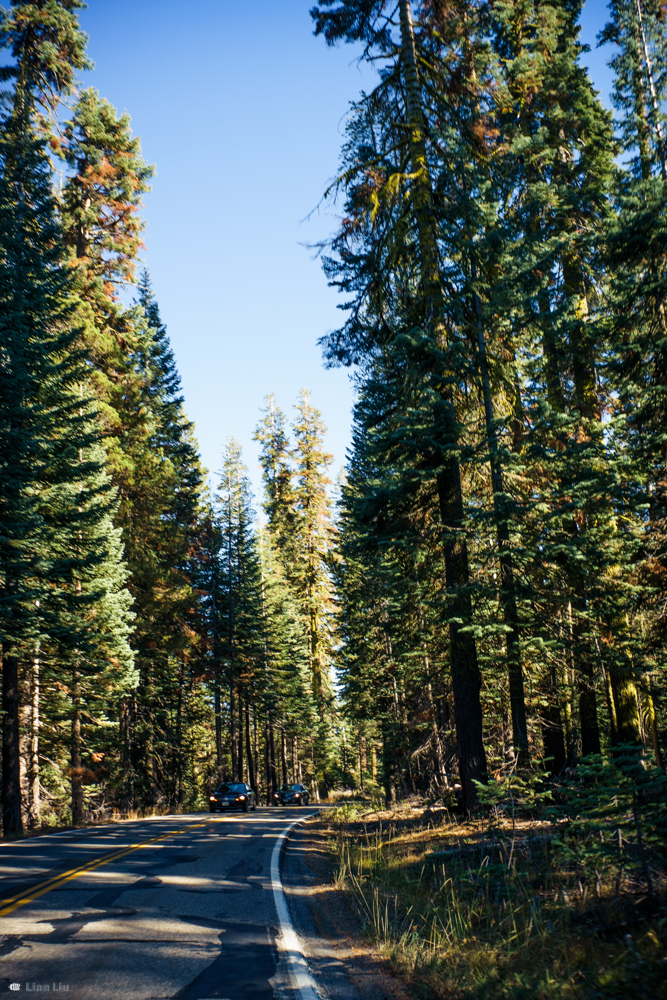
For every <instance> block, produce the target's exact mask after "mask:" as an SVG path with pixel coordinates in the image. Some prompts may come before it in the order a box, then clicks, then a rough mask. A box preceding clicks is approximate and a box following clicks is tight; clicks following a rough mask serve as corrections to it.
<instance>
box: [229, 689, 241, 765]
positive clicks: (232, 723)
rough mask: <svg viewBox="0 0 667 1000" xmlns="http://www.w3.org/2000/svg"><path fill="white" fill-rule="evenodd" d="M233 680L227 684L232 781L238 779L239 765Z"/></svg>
mask: <svg viewBox="0 0 667 1000" xmlns="http://www.w3.org/2000/svg"><path fill="white" fill-rule="evenodd" d="M234 687H235V685H234V681H233V680H232V683H231V684H230V685H229V743H230V749H231V758H232V761H231V763H232V781H238V780H239V779H238V775H239V767H238V756H237V753H236V698H235V695H234Z"/></svg>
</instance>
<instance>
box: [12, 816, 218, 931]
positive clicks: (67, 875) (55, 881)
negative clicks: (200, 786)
mask: <svg viewBox="0 0 667 1000" xmlns="http://www.w3.org/2000/svg"><path fill="white" fill-rule="evenodd" d="M211 822H216V821H215V820H213V821H211V820H207V821H206V822H205V823H193V824H192V825H188V826H181V827H179V828H178V829H177V830H170V831H169V833H162V834H160V836H159V837H152V838H151V839H150V840H143V841H142V842H141V843H140V844H130V846H129V847H124V848H123V849H122V850H120V851H115V852H114V853H113V854H107V855H105V856H103V857H101V858H97V859H96V860H95V861H89V862H88V864H87V865H80V866H79V867H78V868H71V869H70V871H68V872H63V874H62V875H56V876H54V877H53V878H50V879H47V880H46V881H45V882H40V883H39V884H38V885H35V886H33V887H32V889H29V890H28V891H27V892H26V893H18V894H17V895H16V896H10V897H9V899H3V900H2V901H1V902H0V906H1V907H2V909H0V917H6V916H7V915H8V914H9V913H12V912H13V911H14V910H17V909H18V908H19V906H25V904H26V903H31V902H32V901H33V899H37V898H38V897H39V896H43V895H44V893H45V892H51V890H52V889H58V888H59V887H60V886H61V885H63V884H64V883H65V882H70V881H71V880H72V879H75V878H79V876H80V875H85V874H86V872H92V871H94V870H95V869H96V868H101V867H102V865H108V864H109V863H110V862H111V861H117V860H118V859H119V858H124V857H125V855H126V854H132V852H133V851H140V850H141V849H142V847H151V846H152V845H153V844H158V843H159V842H160V841H161V840H168V839H169V838H170V837H176V836H177V835H178V834H179V833H183V832H185V831H187V830H196V829H198V828H199V827H202V826H208V825H209V824H210V823H211ZM218 822H219V821H218Z"/></svg>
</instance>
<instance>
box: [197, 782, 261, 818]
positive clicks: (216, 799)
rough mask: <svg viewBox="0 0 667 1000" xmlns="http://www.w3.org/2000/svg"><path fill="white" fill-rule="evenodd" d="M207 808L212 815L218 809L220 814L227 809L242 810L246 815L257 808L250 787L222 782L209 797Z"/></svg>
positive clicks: (238, 783)
mask: <svg viewBox="0 0 667 1000" xmlns="http://www.w3.org/2000/svg"><path fill="white" fill-rule="evenodd" d="M208 808H209V810H210V811H211V812H212V813H214V812H216V811H217V810H218V809H219V810H220V812H225V811H226V810H227V809H242V810H243V812H245V813H247V812H248V810H249V809H252V810H253V811H254V810H255V809H256V808H257V799H256V798H255V793H254V792H253V790H252V788H251V787H250V785H246V784H244V783H242V782H229V781H223V783H222V784H221V785H219V786H218V787H217V788H216V790H215V791H214V792H213V795H211V796H210V798H209V800H208Z"/></svg>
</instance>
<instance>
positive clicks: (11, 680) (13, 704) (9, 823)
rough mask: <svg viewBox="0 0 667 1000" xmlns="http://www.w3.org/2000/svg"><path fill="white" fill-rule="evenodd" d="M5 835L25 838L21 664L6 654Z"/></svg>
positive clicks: (3, 754) (3, 676)
mask: <svg viewBox="0 0 667 1000" xmlns="http://www.w3.org/2000/svg"><path fill="white" fill-rule="evenodd" d="M2 713H3V719H2V831H3V835H4V836H5V837H20V836H21V835H22V834H23V832H24V831H23V821H22V817H21V772H20V755H19V663H18V659H17V657H16V656H13V655H11V654H8V653H5V655H4V656H3V662H2Z"/></svg>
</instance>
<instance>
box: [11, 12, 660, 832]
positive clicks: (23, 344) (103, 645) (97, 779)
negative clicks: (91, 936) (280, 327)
mask: <svg viewBox="0 0 667 1000" xmlns="http://www.w3.org/2000/svg"><path fill="white" fill-rule="evenodd" d="M81 6H82V4H81V3H80V2H79V0H35V2H23V0H17V2H14V3H12V5H11V6H10V8H9V10H8V12H7V13H6V14H5V15H4V19H3V26H2V33H3V44H4V48H5V50H6V51H7V52H8V54H9V57H8V60H7V62H8V63H9V66H8V68H6V69H4V70H3V71H2V76H3V80H4V88H5V90H4V96H3V104H2V116H3V117H2V127H1V131H0V143H1V145H0V380H1V381H0V461H1V463H2V477H1V479H0V629H1V635H0V641H1V642H2V713H3V716H2V719H3V722H2V726H3V728H2V734H3V735H2V738H3V753H2V811H3V830H4V832H5V833H6V834H15V833H19V832H20V831H21V830H22V829H26V828H31V827H32V828H34V827H38V826H39V825H40V824H42V823H45V822H46V823H55V822H62V821H72V822H74V823H79V822H82V821H84V820H87V819H91V818H95V817H99V816H103V815H108V814H110V813H111V812H113V811H119V812H120V813H121V814H127V813H129V812H130V811H132V810H150V809H175V808H181V807H183V808H196V807H202V806H205V805H206V799H207V795H208V792H209V790H210V788H211V786H212V784H213V783H214V782H217V781H218V780H220V779H222V778H234V779H236V780H247V781H248V782H249V783H250V784H252V785H253V786H254V787H255V788H256V789H257V791H258V794H260V795H261V797H262V798H263V799H264V798H265V799H266V801H268V802H271V801H272V799H273V793H274V791H275V788H276V786H277V784H278V783H282V782H284V781H301V780H303V781H304V782H306V783H308V784H309V785H310V787H311V790H312V793H313V796H314V797H317V796H318V795H320V794H325V793H326V792H327V790H328V789H329V788H331V787H332V785H336V784H341V783H343V784H348V785H361V786H363V787H365V788H366V789H367V790H370V791H371V792H372V791H375V789H376V788H377V787H378V785H381V786H383V793H384V796H385V798H386V799H387V800H388V801H390V802H391V801H393V800H395V799H396V798H400V797H402V796H404V795H406V794H411V793H413V792H419V793H422V794H429V795H432V796H436V797H442V796H449V795H450V794H451V792H452V786H458V787H457V788H456V792H457V794H458V796H459V798H460V799H461V800H462V804H463V806H464V808H473V807H475V806H476V804H477V802H478V796H479V788H480V787H481V784H483V783H484V782H486V781H487V780H488V779H489V778H490V776H492V775H495V776H496V780H501V778H500V777H498V776H502V775H507V774H508V773H510V772H512V773H514V772H516V771H517V769H518V770H519V772H521V773H528V768H529V767H530V766H532V765H533V764H535V765H537V766H538V773H539V774H541V775H544V774H545V771H546V772H550V773H551V774H552V775H554V776H557V775H562V774H564V773H571V769H572V768H574V767H575V765H576V764H577V762H578V761H579V760H580V759H581V758H582V757H586V758H588V759H589V760H593V761H596V760H598V761H599V760H603V761H604V760H605V759H609V760H611V761H614V760H615V761H619V760H621V759H627V760H629V761H630V762H631V764H630V765H629V766H631V769H632V768H634V770H633V772H632V773H633V775H635V774H636V773H637V771H636V769H637V760H638V759H640V760H641V761H642V765H641V767H642V768H643V770H642V772H641V773H642V774H645V775H647V776H650V775H651V774H653V771H652V770H651V768H652V767H653V766H655V767H657V768H663V749H662V747H663V743H662V740H663V738H664V726H665V721H666V720H665V661H664V644H665V633H666V622H667V618H666V612H665V608H666V607H667V584H666V579H667V576H666V572H667V570H666V565H665V560H666V548H665V547H666V545H667V531H666V528H667V523H666V516H667V509H666V505H667V472H666V470H665V461H666V457H667V421H666V412H665V410H666V403H667V400H666V393H667V329H666V324H667V318H666V316H665V300H666V298H667V257H666V251H667V241H666V237H665V226H664V217H665V205H666V192H667V160H666V157H667V151H666V150H665V127H664V123H663V114H662V108H663V104H664V97H665V93H664V91H665V88H666V87H667V18H665V16H664V12H663V9H662V7H661V6H659V5H658V4H657V3H653V2H652V0H651V2H647V0H638V2H635V0H632V2H630V0H622V2H621V0H613V2H612V3H611V4H610V7H609V24H608V25H607V26H606V27H605V28H604V30H603V32H602V36H601V37H602V40H603V41H605V42H606V43H608V44H609V46H610V50H609V51H610V54H611V57H612V65H613V68H614V72H615V88H614V103H615V107H616V109H617V117H616V120H615V121H613V120H612V116H611V114H610V113H609V112H608V111H606V110H605V108H604V107H603V105H602V104H601V102H600V100H599V98H598V96H597V94H596V92H595V91H594V89H593V87H592V84H591V81H590V79H589V77H588V75H587V72H586V70H585V69H584V68H583V67H582V66H581V60H580V57H581V47H580V45H579V43H578V41H577V38H578V26H577V19H578V17H579V14H580V7H581V4H579V3H578V2H573V3H563V2H560V0H558V2H557V0H550V2H546V0H526V2H521V3H516V2H515V3H505V2H503V0H494V2H492V3H479V4H478V3H475V2H468V0H456V2H447V3H445V2H444V0H429V2H424V3H421V4H411V3H410V2H408V0H398V2H396V3H392V4H389V3H384V2H381V0H344V2H340V0H332V2H330V3H322V4H321V5H320V6H319V7H316V8H314V9H313V11H312V12H311V14H312V16H313V18H314V26H315V32H316V34H322V35H324V37H325V39H326V41H327V42H329V43H330V44H335V43H337V42H343V41H350V42H354V43H356V44H357V45H359V44H361V46H362V52H363V56H362V57H363V58H365V59H368V60H373V61H374V64H375V65H376V66H377V67H378V69H379V76H378V84H377V86H376V87H375V89H374V90H373V91H372V92H371V93H368V94H362V95H361V96H360V98H359V100H358V101H357V102H355V103H354V104H353V106H352V107H351V109H350V112H349V115H348V119H347V131H346V137H345V142H344V145H343V150H342V162H341V168H340V172H339V175H338V178H337V180H336V181H335V183H334V184H333V186H332V188H331V190H330V191H329V196H330V197H331V199H332V200H336V199H337V204H338V205H339V206H340V208H341V209H342V213H341V218H340V225H339V228H338V230H337V232H336V233H335V234H334V235H333V237H332V238H331V240H329V241H328V242H327V243H326V244H324V245H323V246H322V248H321V250H322V255H323V261H324V267H325V271H326V273H327V276H328V277H329V280H330V282H331V284H332V286H333V287H334V288H337V289H338V290H339V291H340V292H341V293H342V294H343V297H344V303H343V308H344V310H345V321H344V323H343V326H342V327H341V328H340V329H339V330H337V331H334V332H332V333H330V334H328V335H327V336H326V337H324V338H323V340H322V346H323V350H324V355H325V358H326V360H327V362H328V363H329V364H332V365H337V364H342V365H353V366H355V376H354V377H355V379H356V386H357V397H356V404H355V410H354V422H353V443H352V447H351V450H350V454H349V460H348V464H347V468H346V470H345V472H344V475H343V476H342V477H341V479H340V482H339V483H338V484H336V486H335V488H334V487H332V483H331V482H330V480H329V478H328V469H329V466H330V463H331V457H330V456H329V455H327V454H326V452H325V451H324V445H323V436H324V431H325V429H324V426H323V423H322V418H321V415H320V413H319V412H318V411H317V410H316V409H315V407H314V406H313V404H312V402H311V400H310V397H309V395H308V393H307V391H306V390H303V391H302V393H301V395H300V397H299V399H298V401H297V403H296V406H295V408H294V419H293V421H292V422H291V426H290V422H289V421H288V419H287V417H286V416H285V414H284V413H283V411H281V410H280V408H279V406H278V404H277V402H276V400H275V399H274V397H273V396H269V397H267V399H266V400H265V407H264V409H263V410H262V415H261V419H260V422H259V425H258V427H257V430H256V435H255V437H256V440H257V442H258V444H259V447H260V462H261V467H262V472H263V481H264V486H263V498H262V507H263V517H262V518H261V519H260V518H259V517H258V516H257V512H256V511H255V510H254V508H253V498H252V495H251V491H250V485H249V479H248V474H247V470H246V468H245V466H244V464H243V460H242V456H241V453H240V449H239V447H238V444H237V443H236V442H235V441H234V439H228V440H227V444H226V446H225V449H224V454H223V462H222V469H221V470H220V472H219V473H216V476H215V479H214V485H213V487H211V488H209V486H208V484H207V477H206V472H205V470H203V469H202V468H201V464H200V460H199V455H198V450H197V445H196V441H195V438H194V429H193V427H192V425H191V424H190V422H189V421H188V419H187V417H186V415H185V412H184V409H183V401H182V397H181V389H180V381H179V376H178V372H177V370H176V366H175V362H174V358H173V355H172V352H171V349H170V346H169V340H168V337H167V334H166V330H165V327H164V325H163V323H162V320H161V317H160V313H159V310H158V306H157V303H156V301H155V298H154V295H153V292H152V288H151V283H150V279H149V276H148V274H147V273H146V272H145V271H142V270H141V268H140V267H139V256H138V255H139V253H140V250H141V233H142V228H143V223H142V221H141V217H140V214H139V211H140V207H141V197H142V195H143V193H144V192H146V191H147V190H148V189H149V183H150V179H151V175H152V168H151V167H150V166H149V165H147V164H146V163H145V162H144V160H143V158H142V155H141V151H140V146H139V141H138V139H137V138H136V137H134V136H133V135H132V132H131V130H130V123H129V118H128V117H127V116H126V115H121V116H118V115H117V113H116V111H115V110H114V109H113V108H112V107H111V105H110V104H109V103H108V102H107V101H105V100H104V99H103V98H101V97H100V96H99V95H98V94H97V92H96V91H94V90H92V89H87V90H83V91H81V90H79V89H77V85H76V79H75V78H76V73H77V72H79V71H81V70H84V69H85V68H87V67H88V62H87V57H86V54H85V43H86V39H85V37H84V36H83V35H82V33H81V31H80V29H79V26H78V21H77V10H78V9H79V8H80V7H81ZM313 44H317V43H316V42H315V41H314V42H313ZM128 287H133V288H134V302H133V304H132V305H129V306H128V305H127V304H126V303H125V301H124V299H123V297H121V290H122V289H123V288H128ZM286 349H289V348H288V345H286ZM211 490H212V492H211ZM628 747H629V748H630V750H629V751H628V749H627V748H628ZM621 748H623V749H621ZM639 751H641V753H639V756H638V752H639ZM628 753H629V756H628ZM623 754H625V755H626V756H625V757H623ZM598 755H602V756H601V757H599V756H598ZM591 766H592V765H591ZM595 766H597V765H595ZM600 766H606V765H600ZM632 780H633V781H634V780H635V778H634V777H633V779H632ZM642 780H643V779H642ZM485 794H486V793H485Z"/></svg>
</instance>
